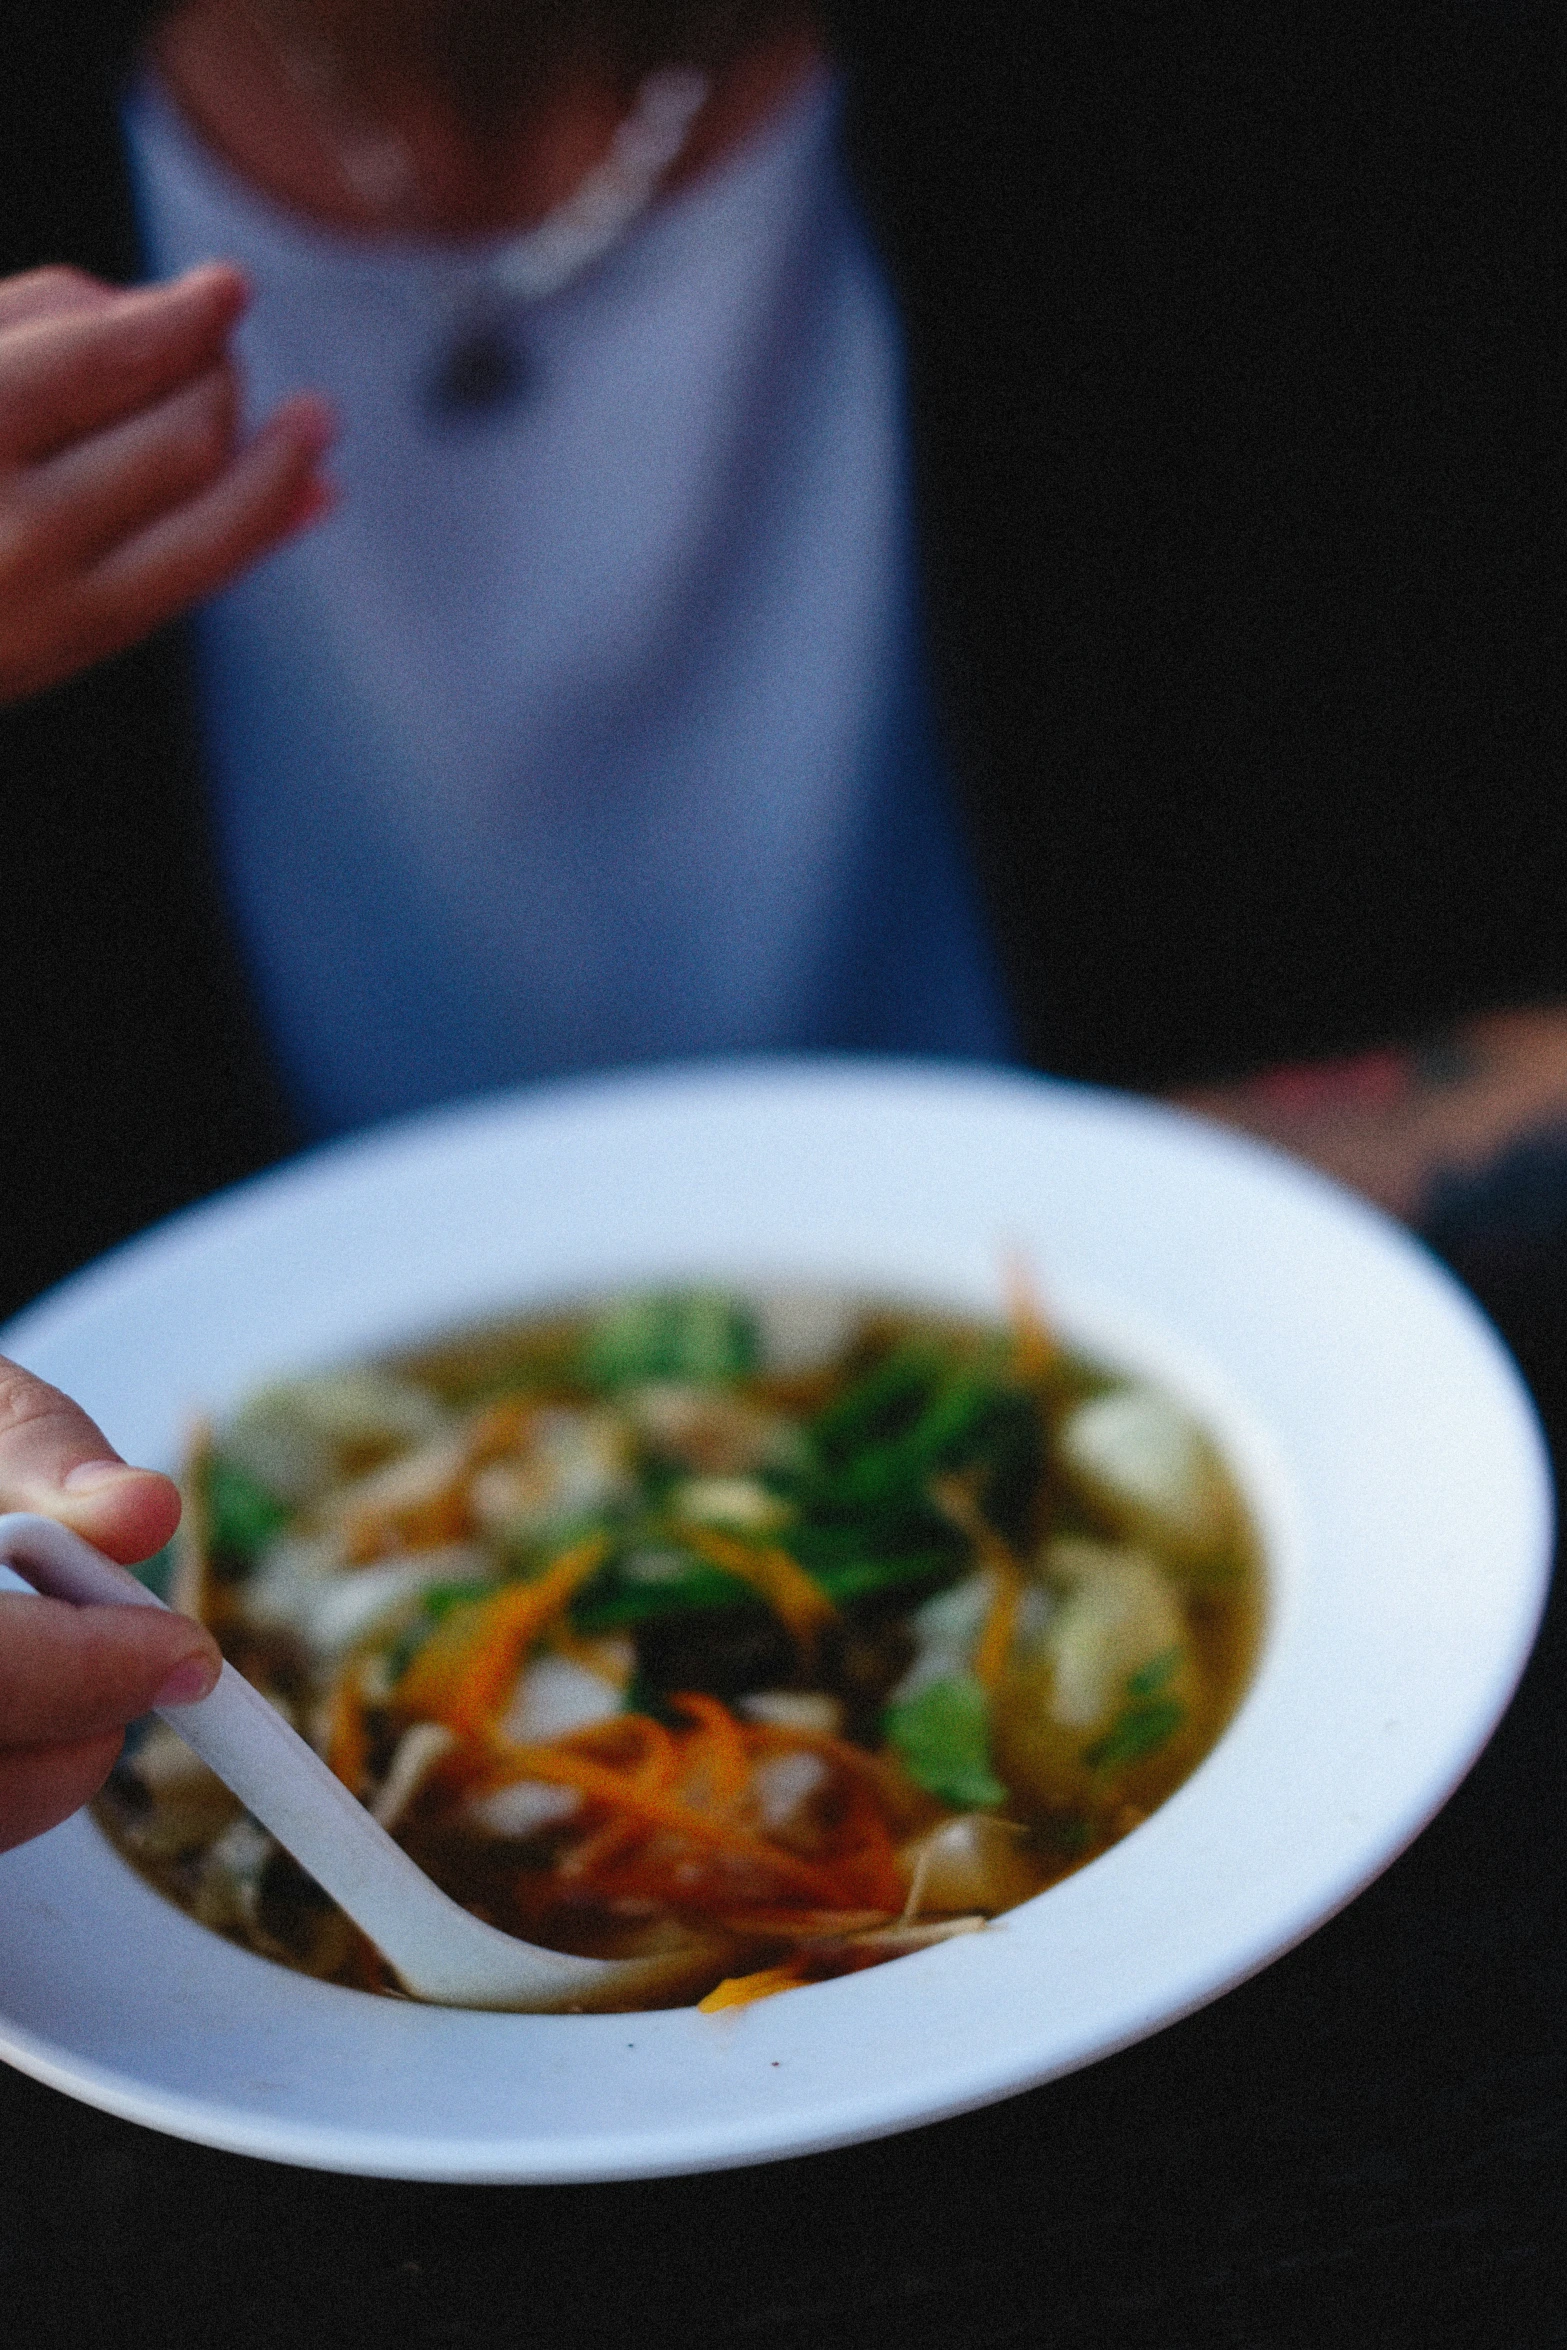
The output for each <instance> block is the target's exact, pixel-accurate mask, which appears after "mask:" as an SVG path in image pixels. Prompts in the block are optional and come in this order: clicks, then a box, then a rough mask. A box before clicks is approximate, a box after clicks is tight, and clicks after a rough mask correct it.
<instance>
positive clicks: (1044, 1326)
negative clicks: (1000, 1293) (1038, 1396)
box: [1001, 1249, 1061, 1380]
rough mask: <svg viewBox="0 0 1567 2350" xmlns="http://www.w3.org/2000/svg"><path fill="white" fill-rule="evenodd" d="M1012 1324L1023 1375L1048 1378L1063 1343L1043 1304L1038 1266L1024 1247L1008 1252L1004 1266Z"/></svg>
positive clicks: (1014, 1354)
mask: <svg viewBox="0 0 1567 2350" xmlns="http://www.w3.org/2000/svg"><path fill="white" fill-rule="evenodd" d="M1001 1279H1002V1285H1003V1287H1004V1288H1005V1290H1006V1294H1007V1313H1008V1317H1009V1319H1010V1321H1011V1324H1012V1349H1013V1351H1012V1363H1013V1368H1014V1369H1015V1370H1016V1372H1017V1374H1018V1376H1019V1378H1021V1379H1030V1380H1032V1379H1043V1378H1045V1377H1046V1376H1047V1375H1048V1373H1049V1372H1050V1369H1051V1367H1052V1365H1053V1364H1054V1362H1055V1359H1056V1356H1057V1355H1058V1354H1059V1353H1060V1351H1061V1350H1060V1346H1059V1343H1058V1342H1057V1340H1056V1338H1055V1335H1054V1333H1053V1332H1052V1330H1051V1328H1050V1325H1049V1323H1048V1322H1047V1321H1046V1319H1045V1312H1044V1308H1043V1306H1042V1305H1041V1303H1040V1297H1039V1290H1038V1286H1037V1285H1036V1283H1035V1280H1034V1269H1033V1267H1032V1265H1031V1264H1030V1263H1029V1261H1028V1259H1027V1257H1026V1256H1025V1255H1024V1254H1023V1251H1022V1250H1021V1249H1011V1250H1009V1251H1008V1253H1007V1255H1006V1257H1005V1259H1004V1260H1003V1263H1002V1268H1001Z"/></svg>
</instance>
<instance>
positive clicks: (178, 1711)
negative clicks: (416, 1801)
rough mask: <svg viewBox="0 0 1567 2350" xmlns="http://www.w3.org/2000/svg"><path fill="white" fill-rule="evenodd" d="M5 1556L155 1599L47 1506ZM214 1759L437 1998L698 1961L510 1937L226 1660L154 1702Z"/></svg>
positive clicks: (621, 1978)
mask: <svg viewBox="0 0 1567 2350" xmlns="http://www.w3.org/2000/svg"><path fill="white" fill-rule="evenodd" d="M7 1564H9V1565H11V1566H13V1567H14V1568H15V1569H16V1570H17V1571H18V1574H19V1575H20V1577H21V1578H22V1580H23V1581H24V1582H25V1583H27V1584H29V1585H31V1587H32V1589H33V1590H34V1591H39V1592H43V1593H46V1594H47V1595H48V1596H49V1597H50V1598H52V1599H64V1600H69V1601H71V1602H72V1604H73V1605H75V1606H77V1607H88V1606H92V1607H103V1606H109V1607H162V1605H163V1602H162V1600H161V1599H158V1598H155V1597H154V1595H153V1593H152V1592H150V1591H149V1590H148V1589H147V1587H146V1585H145V1584H143V1583H138V1582H137V1580H136V1578H135V1576H134V1575H132V1574H130V1573H128V1572H127V1571H126V1569H125V1568H124V1567H117V1566H115V1565H114V1563H113V1562H112V1560H109V1559H106V1558H105V1557H104V1556H103V1555H102V1553H101V1552H100V1551H96V1550H94V1549H93V1548H92V1546H91V1544H90V1543H87V1542H84V1541H83V1540H82V1538H81V1536H80V1535H78V1534H73V1533H71V1532H70V1530H69V1528H68V1527H65V1526H59V1525H56V1524H55V1523H54V1521H53V1520H52V1519H50V1518H35V1517H30V1516H26V1515H22V1514H20V1513H18V1514H15V1515H12V1516H7V1517H0V1582H7V1581H10V1580H11V1578H9V1577H6V1576H5V1574H4V1568H5V1566H6V1565H7ZM157 1710H158V1715H159V1719H160V1720H162V1721H165V1722H167V1723H168V1725H169V1728H170V1729H171V1730H174V1731H176V1732H177V1733H178V1734H179V1736H180V1737H181V1738H183V1739H184V1740H185V1742H186V1744H187V1745H188V1746H191V1747H193V1748H194V1749H195V1751H196V1753H197V1754H199V1755H200V1757H201V1759H202V1761H203V1762H204V1763H205V1764H206V1765H207V1767H208V1769H209V1770H213V1771H215V1772H216V1773H217V1775H218V1777H219V1778H220V1779H221V1780H222V1781H223V1783H224V1785H225V1786H226V1787H228V1788H230V1789H231V1790H232V1791H233V1793H234V1794H236V1795H237V1796H238V1797H239V1799H240V1801H241V1803H242V1804H243V1805H244V1806H245V1809H246V1810H247V1811H248V1812H249V1813H250V1814H251V1816H252V1818H254V1819H257V1820H259V1821H260V1823H261V1825H262V1826H263V1827H264V1828H267V1829H269V1830H270V1831H271V1833H272V1834H273V1835H274V1836H275V1837H276V1838H277V1840H278V1842H279V1843H280V1844H281V1845H283V1846H284V1848H285V1849H286V1850H287V1851H289V1852H291V1853H292V1854H293V1856H294V1858H295V1860H297V1861H298V1863H299V1865H300V1867H301V1868H302V1869H305V1870H307V1871H308V1873H309V1874H310V1875H311V1876H312V1877H314V1879H315V1881H316V1883H317V1884H318V1885H319V1886H320V1887H321V1888H322V1890H323V1891H324V1892H326V1893H329V1894H330V1895H331V1897H332V1899H333V1900H334V1901H335V1902H336V1903H337V1904H338V1906H339V1907H340V1908H341V1909H344V1910H346V1911H347V1913H348V1915H349V1916H350V1917H351V1918H352V1919H353V1921H354V1923H355V1925H356V1926H359V1927H361V1928H362V1929H363V1930H364V1932H365V1933H366V1934H368V1935H369V1937H370V1939H371V1941H372V1942H373V1943H374V1944H375V1946H376V1948H377V1949H378V1950H379V1951H380V1952H381V1953H382V1955H383V1957H385V1958H387V1959H388V1960H389V1961H390V1962H391V1964H392V1966H393V1967H394V1968H395V1969H396V1972H397V1975H398V1979H399V1980H400V1981H401V1983H402V1984H403V1986H404V1988H405V1989H406V1990H408V1991H410V1992H412V1994H413V1995H414V1997H415V1998H417V1999H428V2000H433V2001H435V2002H436V2003H437V2004H438V2005H440V2006H443V2007H501V2008H516V2009H521V2010H524V2011H527V2012H531V2013H534V2014H547V2013H549V2012H551V2011H552V2010H553V2011H559V2010H561V2009H571V2010H582V2009H592V2008H613V2007H621V2006H625V2005H635V2004H636V2003H637V2002H638V2001H640V2000H645V1999H656V1998H658V1997H659V1996H660V1995H663V1996H668V1997H676V1996H678V1994H679V1991H680V1989H681V1988H682V1987H683V1986H684V1984H685V1983H686V1982H687V1981H689V1980H690V1978H691V1977H692V1975H693V1972H694V1971H695V1969H696V1968H697V1967H699V1966H700V1964H701V1958H700V1954H698V1955H697V1957H696V1958H695V1960H694V1959H693V1955H692V1953H691V1952H690V1951H689V1950H688V1951H685V1952H680V1953H673V1954H671V1955H670V1956H668V1957H662V1958H638V1959H604V1958H572V1957H568V1956H566V1955H564V1954H563V1953H561V1952H560V1951H557V1950H540V1949H539V1948H537V1946H536V1945H535V1944H533V1943H531V1942H519V1941H516V1940H515V1939H514V1938H513V1937H512V1936H511V1935H510V1934H502V1933H500V1932H499V1931H498V1930H497V1929H496V1928H495V1927H494V1926H487V1925H485V1924H484V1923H483V1922H482V1920H480V1919H479V1918H475V1917H470V1916H469V1914H468V1912H467V1911H466V1910H465V1909H460V1908H459V1907H458V1905H457V1903H456V1902H455V1901H452V1900H449V1899H448V1897H447V1896H446V1894H444V1893H443V1892H441V1890H440V1888H439V1887H438V1886H436V1885H432V1884H431V1882H430V1880H429V1878H428V1877H427V1876H426V1875H425V1874H424V1871H423V1870H422V1869H420V1868H418V1867H417V1866H416V1865H415V1864H414V1862H413V1861H411V1860H410V1859H409V1857H408V1855H407V1853H406V1852H404V1851H403V1850H402V1848H401V1847H400V1846H399V1845H396V1844H394V1843H393V1842H392V1839H391V1837H390V1836H388V1834H387V1833H386V1830H385V1829H384V1828H380V1827H378V1826H377V1825H376V1823H375V1821H374V1820H373V1819H372V1818H371V1817H370V1814H369V1813H368V1812H367V1811H366V1810H365V1808H364V1806H363V1804H361V1803H359V1802H357V1801H356V1800H355V1798H354V1797H353V1796H352V1795H351V1794H350V1793H349V1791H348V1789H347V1788H346V1787H345V1786H344V1785H343V1783H342V1781H341V1780H340V1779H338V1778H336V1777H334V1775H333V1774H332V1772H331V1771H329V1770H328V1769H327V1767H326V1764H325V1763H324V1762H323V1761H322V1760H321V1758H320V1756H319V1755H317V1754H316V1753H315V1752H314V1750H313V1749H312V1748H311V1747H309V1746H307V1745H306V1744H305V1741H304V1740H303V1738H301V1737H299V1736H298V1735H297V1734H296V1733H295V1732H294V1731H293V1730H291V1729H290V1728H289V1726H288V1724H287V1723H286V1722H285V1721H284V1720H283V1718H282V1716H281V1715H280V1714H278V1713H277V1712H275V1711H274V1709H273V1708H272V1707H271V1706H270V1705H269V1704H268V1703H267V1701H266V1699H265V1698H264V1697H263V1696H261V1694H260V1693H259V1691H257V1690H255V1689H252V1687H251V1685H250V1683H249V1682H248V1681H247V1680H245V1679H244V1678H243V1676H242V1675H241V1674H239V1673H236V1672H235V1670H234V1668H233V1666H232V1665H228V1664H226V1665H225V1666H224V1667H223V1672H222V1675H221V1677H220V1679H219V1681H218V1684H217V1687H216V1688H215V1689H214V1690H213V1691H212V1693H211V1695H210V1696H207V1697H203V1698H200V1699H198V1701H197V1702H196V1704H194V1705H170V1706H160V1707H159V1708H158V1709H157Z"/></svg>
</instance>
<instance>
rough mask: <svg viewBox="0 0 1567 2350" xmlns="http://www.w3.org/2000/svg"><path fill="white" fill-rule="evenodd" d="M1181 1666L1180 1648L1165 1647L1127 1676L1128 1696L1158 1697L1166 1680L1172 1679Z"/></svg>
mask: <svg viewBox="0 0 1567 2350" xmlns="http://www.w3.org/2000/svg"><path fill="white" fill-rule="evenodd" d="M1180 1667H1181V1652H1180V1650H1179V1648H1164V1649H1161V1650H1160V1652H1159V1654H1158V1655H1157V1656H1155V1657H1150V1658H1149V1660H1148V1662H1147V1664H1145V1665H1141V1666H1139V1668H1138V1670H1137V1671H1136V1672H1135V1673H1128V1675H1127V1677H1126V1693H1127V1695H1128V1697H1157V1696H1158V1694H1159V1692H1160V1690H1161V1689H1162V1688H1163V1687H1164V1686H1165V1684H1166V1682H1168V1681H1170V1680H1172V1679H1173V1678H1174V1676H1175V1675H1176V1673H1178V1672H1179V1671H1180Z"/></svg>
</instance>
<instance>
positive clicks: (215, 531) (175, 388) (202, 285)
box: [0, 263, 333, 702]
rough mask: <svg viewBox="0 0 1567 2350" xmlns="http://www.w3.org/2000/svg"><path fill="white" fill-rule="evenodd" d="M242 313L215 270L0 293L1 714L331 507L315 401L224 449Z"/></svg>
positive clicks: (26, 283) (230, 426)
mask: <svg viewBox="0 0 1567 2350" xmlns="http://www.w3.org/2000/svg"><path fill="white" fill-rule="evenodd" d="M246 299H247V289H246V285H245V281H244V279H243V277H242V276H241V275H240V273H239V272H238V270H235V269H231V268H229V267H228V266H227V265H226V264H223V263H211V264H209V265H207V266H205V267H203V268H201V269H196V270H192V271H191V272H190V273H189V274H188V275H187V276H185V277H182V278H177V279H175V280H174V281H173V282H172V283H171V284H168V285H159V286H144V287H136V288H133V289H132V290H130V291H129V292H125V291H121V290H118V289H116V288H113V287H110V286H106V285H102V284H100V283H99V282H98V281H97V280H96V279H93V278H90V277H85V276H83V275H82V274H81V273H80V272H79V271H76V270H71V269H39V270H33V271H31V272H29V273H28V274H27V275H26V276H24V277H16V278H10V279H6V280H3V281H0V702H6V701H14V700H17V699H20V698H21V697H22V696H23V695H26V694H31V693H37V692H39V691H41V690H42V689H44V688H45V687H47V686H51V685H57V684H59V683H60V682H61V681H62V680H64V679H65V678H67V677H70V676H72V675H73V674H74V673H75V672H76V671H77V670H79V669H85V668H87V667H88V666H89V665H90V664H91V663H92V662H94V661H100V660H103V659H104V658H105V657H106V656H108V655H109V654H111V653H118V652H121V651H123V650H124V649H125V648H126V646H128V645H132V644H135V643H136V642H137V641H138V640H139V639H140V638H142V637H144V636H147V635H150V634H151V632H152V631H153V630H154V629H155V628H158V627H159V626H161V625H162V623H163V622H164V621H166V620H169V619H172V618H173V617H174V616H175V615H176V614H177V613H179V612H182V611H184V610H185V609H186V608H187V607H188V606H189V605H191V604H194V603H198V602H199V601H200V600H201V598H202V597H204V596H208V595H211V594H212V593H213V592H214V591H215V590H216V589H218V588H221V587H223V586H225V585H226V584H227V582H228V581H229V580H231V579H233V578H234V577H235V576H236V575H237V574H238V573H239V572H241V571H243V570H245V569H246V567H247V566H248V565H249V564H251V563H253V562H255V561H256V560H257V558H258V557H259V556H262V555H264V554H266V553H267V552H268V551H269V550H270V549H271V548H273V547H275V546H277V545H278V544H279V543H280V542H281V541H282V540H284V539H286V538H288V537H289V536H291V534H292V533H293V532H295V531H297V530H300V529H303V528H304V526H305V525H306V524H307V523H310V522H313V521H314V520H316V518H317V517H318V516H319V515H321V514H322V513H324V512H325V511H326V510H327V509H328V507H329V506H330V504H331V502H332V493H331V491H330V489H329V488H328V487H327V485H326V484H325V483H324V482H323V481H322V480H321V478H320V475H319V473H318V471H317V467H318V463H319V460H320V458H321V456H322V454H323V452H324V451H325V449H326V448H327V446H328V444H329V443H330V441H331V438H332V430H333V425H332V416H331V411H330V409H329V408H328V406H327V404H326V402H325V401H323V400H321V399H319V398H317V397H316V396H315V395H314V394H311V393H303V394H301V395H299V396H298V397H297V398H295V399H292V400H288V401H285V402H284V403H283V405H282V406H281V407H280V408H278V409H277V410H276V411H275V413H274V414H273V415H272V416H271V417H270V418H269V419H268V420H267V422H266V423H265V424H264V425H263V426H262V427H261V429H260V431H259V432H257V433H256V434H255V435H254V436H253V438H252V439H251V440H250V441H248V442H247V443H245V444H243V445H241V444H240V443H239V442H238V441H237V438H236V418H237V414H238V386H237V384H236V380H235V375H234V370H233V366H232V364H231V362H230V360H229V358H228V355H227V344H228V336H229V333H230V330H231V329H232V327H233V325H234V323H235V321H236V319H237V318H238V317H239V316H240V313H241V312H242V311H243V309H244V307H245V302H246Z"/></svg>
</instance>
